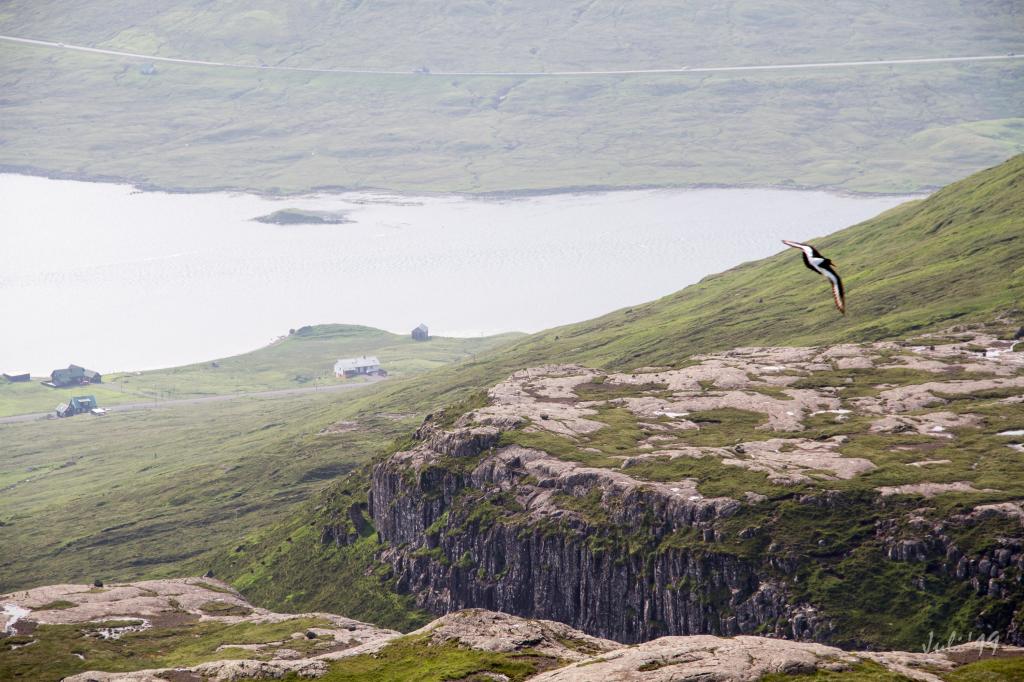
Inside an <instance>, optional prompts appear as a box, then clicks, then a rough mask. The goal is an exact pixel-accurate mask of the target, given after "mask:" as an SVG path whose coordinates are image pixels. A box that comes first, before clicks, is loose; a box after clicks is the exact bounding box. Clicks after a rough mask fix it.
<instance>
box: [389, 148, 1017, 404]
mask: <svg viewBox="0 0 1024 682" xmlns="http://www.w3.org/2000/svg"><path fill="white" fill-rule="evenodd" d="M811 242H812V243H813V244H814V245H815V246H816V247H817V248H818V249H819V250H820V251H821V252H822V253H824V254H825V255H826V256H827V257H829V258H831V259H832V260H833V262H834V263H835V265H836V268H837V270H838V271H839V273H840V275H841V276H842V277H843V280H844V283H845V285H846V296H847V306H848V311H847V312H848V314H847V315H846V316H845V317H844V316H841V315H840V314H839V313H838V312H837V311H836V309H835V307H834V304H833V302H832V295H831V292H830V290H829V287H828V283H827V282H826V281H825V280H824V278H822V277H820V276H818V275H815V274H814V273H812V272H811V271H809V270H807V269H806V268H805V267H804V265H803V263H802V261H801V258H800V254H799V253H798V252H797V251H795V250H793V249H789V248H786V247H784V246H783V245H782V244H780V245H779V246H780V249H781V251H780V253H778V254H776V255H774V256H771V257H769V258H765V259H762V260H759V261H755V262H751V263H744V264H743V265H740V266H738V267H735V268H733V269H731V270H727V271H725V272H723V273H719V274H716V275H711V276H709V277H706V278H705V279H703V280H701V281H700V282H699V283H697V284H695V285H693V286H689V287H687V288H685V289H683V290H682V291H679V292H676V293H674V294H671V295H669V296H665V297H664V298H661V299H658V300H656V301H652V302H650V303H645V304H642V305H637V306H633V307H632V308H627V309H623V310H618V311H615V312H613V313H609V314H608V315H604V316H602V317H599V318H596V319H593V320H588V321H585V322H580V323H576V324H571V325H566V326H563V327H558V328H555V329H550V330H547V331H544V332H540V333H538V334H533V335H531V336H528V337H526V338H525V339H522V340H521V341H518V342H516V343H514V344H511V345H510V346H508V347H506V348H502V349H501V350H499V351H497V352H495V353H492V354H489V355H486V356H480V357H479V358H477V359H475V360H474V361H471V362H467V363H465V364H463V365H460V366H459V368H457V369H455V370H451V371H449V370H445V371H442V372H439V373H433V374H428V375H424V376H423V377H420V378H418V379H416V380H415V383H416V384H417V385H419V386H421V387H422V390H421V391H420V392H419V395H421V396H422V397H423V399H424V403H423V405H424V406H427V405H426V403H427V401H429V400H430V399H435V400H436V397H437V396H438V395H441V396H442V397H444V398H451V399H456V398H458V397H459V396H461V395H464V394H465V393H466V390H465V389H467V388H472V387H476V388H480V387H484V386H487V385H488V384H490V383H493V381H495V380H497V379H500V378H503V377H504V376H505V375H506V374H508V373H509V372H511V371H514V370H515V369H519V368H522V367H528V366H531V365H539V364H543V363H546V362H579V363H582V364H587V365H591V366H595V367H602V368H606V369H629V368H636V367H643V366H652V365H673V364H678V363H681V362H685V361H686V360H687V358H689V357H690V356H692V355H694V354H696V353H701V352H708V351H716V350H723V349H727V348H732V347H736V346H755V345H815V344H825V343H843V342H860V341H877V340H883V339H889V338H902V337H906V336H908V335H913V334H915V333H918V332H921V331H925V330H933V329H938V328H942V327H947V326H950V325H953V324H956V323H958V322H977V321H988V320H990V319H991V318H992V317H993V316H994V315H997V314H999V313H1002V312H1007V311H1011V310H1015V309H1019V308H1020V307H1021V305H1022V303H1024V155H1020V156H1016V157H1014V158H1012V159H1010V160H1009V161H1006V162H1005V163H1003V164H1001V165H999V166H996V167H994V168H990V169H988V170H985V171H982V172H980V173H976V174H975V175H972V176H970V177H968V178H966V179H964V180H961V181H960V182H956V183H953V184H952V185H949V186H948V187H945V188H943V189H942V190H940V191H938V192H936V193H934V194H933V195H931V196H929V197H928V198H927V199H924V200H921V201H914V202H908V203H906V204H903V205H901V206H898V207H896V208H894V209H892V210H890V211H888V212H886V213H883V214H882V215H880V216H878V217H876V218H872V219H871V220H868V221H866V222H863V223H861V224H859V225H854V226H852V227H849V228H846V229H844V230H840V231H839V232H835V233H833V234H831V235H828V236H826V237H822V238H821V239H813V240H811ZM428 387H430V389H429V390H428ZM406 393H407V391H406V389H404V388H399V387H397V386H396V387H394V388H393V389H392V390H391V391H384V392H383V393H382V396H381V399H382V400H383V401H384V404H389V398H390V399H391V400H395V401H402V400H404V399H406V398H405V397H404V395H403V394H406ZM435 406H436V405H435ZM427 407H429V406H427Z"/></svg>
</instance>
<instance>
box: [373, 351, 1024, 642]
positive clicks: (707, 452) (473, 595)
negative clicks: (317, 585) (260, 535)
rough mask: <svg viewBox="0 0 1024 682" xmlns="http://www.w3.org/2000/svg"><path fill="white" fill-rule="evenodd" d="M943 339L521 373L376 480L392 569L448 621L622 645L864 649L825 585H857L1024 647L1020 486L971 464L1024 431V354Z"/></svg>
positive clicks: (1004, 458) (377, 473) (376, 509)
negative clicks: (507, 618) (515, 623)
mask: <svg viewBox="0 0 1024 682" xmlns="http://www.w3.org/2000/svg"><path fill="white" fill-rule="evenodd" d="M942 340H943V341H946V343H941V342H940V343H936V344H928V345H918V346H913V347H910V346H906V347H903V346H896V345H895V344H875V345H868V346H843V347H833V348H826V349H793V348H788V349H763V348H762V349H739V350H737V351H733V352H731V353H727V354H720V355H714V356H706V357H702V358H698V360H699V361H700V362H699V363H698V364H696V365H693V366H691V367H687V368H683V369H677V370H668V369H651V370H643V371H641V372H638V373H636V374H625V375H622V374H620V375H609V374H605V373H602V372H598V371H595V370H590V369H586V368H582V367H578V366H548V367H541V368H535V369H531V370H524V371H522V372H519V373H517V374H515V375H513V376H512V377H511V378H510V379H509V380H507V381H506V382H503V383H502V384H499V385H498V386H496V387H495V388H494V389H492V390H491V391H490V392H489V394H488V398H487V400H486V404H485V405H484V406H483V407H479V408H477V409H475V410H472V411H470V412H468V413H466V414H464V415H462V416H460V417H459V418H458V419H457V420H454V423H452V421H453V420H452V419H451V416H452V415H439V416H437V417H432V418H428V420H427V421H426V422H425V423H424V424H423V426H422V427H421V428H420V430H419V432H418V433H417V434H416V445H415V447H413V448H412V449H410V450H407V451H404V452H400V453H397V454H395V455H394V456H392V457H391V458H390V459H388V460H387V461H385V462H383V463H381V464H379V465H378V466H377V467H376V468H375V470H374V472H373V478H372V488H371V493H370V498H369V502H370V503H369V510H368V511H369V514H370V516H371V517H372V521H373V523H374V525H375V526H376V529H377V531H378V533H379V535H380V537H381V539H382V540H383V541H385V542H386V543H387V545H388V546H389V548H388V549H387V550H385V551H384V552H383V554H382V559H383V560H384V561H386V562H387V563H389V564H390V565H391V566H392V567H393V569H394V574H395V579H396V583H397V587H398V589H399V590H400V591H402V592H409V593H412V594H414V595H415V596H416V599H417V602H418V603H419V604H420V605H422V606H423V607H425V608H427V609H429V610H431V611H433V612H436V613H446V612H449V611H453V610H456V609H461V608H467V607H481V608H487V609H494V610H499V611H505V612H509V613H514V614H519V615H523V616H528V617H535V618H547V619H552V620H558V621H561V622H565V623H568V624H571V625H573V626H574V627H577V628H580V629H582V630H584V631H586V632H588V633H590V634H593V635H596V636H600V637H608V638H611V639H615V640H618V641H624V642H639V641H646V640H649V639H652V638H655V637H659V636H663V635H688V634H698V633H711V634H719V635H737V634H751V633H758V634H771V635H774V636H781V637H788V638H794V639H810V640H817V641H822V642H826V641H841V642H844V643H855V642H856V641H857V640H856V639H851V636H850V634H849V633H850V631H851V628H850V627H847V628H845V629H844V628H843V627H842V626H843V623H840V622H837V621H838V620H839V619H840V618H841V617H842V616H843V615H844V614H843V613H842V611H843V608H844V604H843V601H844V600H843V598H842V597H841V596H837V594H836V590H835V588H834V587H830V586H829V581H832V582H835V581H840V582H842V581H844V580H845V581H847V585H846V588H845V589H848V590H849V591H850V592H849V594H858V593H859V598H861V599H865V600H871V599H873V598H875V597H876V596H877V598H878V600H879V603H878V604H873V605H870V606H868V605H866V606H865V608H874V609H877V611H878V612H879V613H885V612H886V611H887V609H890V608H895V607H894V606H893V604H891V603H887V602H889V601H892V600H894V599H895V600H900V601H906V600H911V601H913V600H916V599H920V600H928V599H933V598H934V594H935V592H936V591H939V592H940V594H941V595H943V599H944V600H946V601H944V602H943V605H942V607H941V608H942V609H946V612H947V614H948V613H949V608H947V607H950V608H952V610H953V611H956V609H958V608H960V607H964V606H965V605H967V604H968V602H972V603H973V604H975V608H974V610H973V611H972V612H971V613H970V615H969V616H965V615H964V612H960V613H958V614H957V617H958V618H959V620H957V621H956V623H955V624H954V625H953V627H954V628H955V627H962V628H963V629H964V630H966V629H967V628H968V627H971V628H973V629H974V630H975V631H995V630H999V631H1000V632H1001V636H1003V637H1004V639H1005V638H1006V637H1009V638H1010V639H1011V640H1016V641H1020V640H1021V639H1022V635H1021V632H1020V630H1021V626H1020V621H1021V614H1020V611H1019V610H1020V605H1021V588H1020V582H1019V577H1020V576H1021V575H1022V574H1024V552H1022V550H1021V547H1022V538H1024V533H1022V532H1021V519H1022V518H1024V516H1022V511H1021V505H1020V502H1019V497H1018V498H1017V499H1016V500H1006V498H1008V497H1014V496H1015V495H1016V496H1019V495H1020V492H1019V491H1017V490H1016V486H1015V485H1002V486H1000V489H996V488H995V487H986V486H985V485H983V484H984V483H985V482H986V481H988V480H989V479H988V478H986V477H982V476H978V475H977V473H976V472H977V471H978V469H979V466H988V467H993V466H996V467H997V468H998V467H999V466H1003V465H1005V467H1006V468H1005V469H1004V471H1007V472H1008V471H1011V470H1012V471H1016V469H1015V468H1014V467H1015V466H1016V464H1013V462H1014V460H1015V459H1016V458H1015V457H1014V456H1013V452H1014V451H1015V450H1014V448H1013V447H1012V446H1013V445H1014V443H1011V442H1007V437H1005V436H999V433H1000V432H999V429H1000V428H1001V425H1005V421H1004V420H1005V415H1006V414H1011V415H1017V414H1020V415H1021V416H1022V417H1024V411H1022V409H1021V407H1022V406H1021V397H1020V393H1022V392H1024V376H1022V371H1021V368H1022V367H1024V358H1022V357H1021V354H1020V353H1015V352H1012V351H1011V350H1010V348H1012V347H1010V346H1005V345H1000V342H998V341H996V340H995V339H992V338H987V337H984V338H983V337H977V336H973V335H971V336H970V337H969V338H968V337H967V336H966V335H965V337H964V338H962V339H961V338H952V339H942ZM968 344H971V346H970V348H971V350H963V349H964V348H966V347H968ZM979 347H980V348H981V351H980V352H979V351H978V350H977V348H979ZM986 349H990V350H995V351H996V352H989V353H986V352H985V350H986ZM982 393H983V394H984V395H985V396H986V397H987V398H986V399H987V400H988V402H984V401H982V400H980V399H979V398H977V396H978V395H979V394H982ZM956 396H960V397H959V398H957V397H956ZM929 408H932V409H931V410H930V411H929ZM936 408H938V409H936ZM968 408H970V409H968ZM999 415H1003V416H1002V417H1001V418H1000V416H999ZM991 441H994V443H995V444H996V446H998V448H999V449H998V450H995V449H994V447H995V446H994V445H993V443H992V442H991ZM965 444H968V445H969V446H970V448H973V450H972V452H973V451H974V450H976V451H977V453H978V455H977V457H976V458H975V457H973V455H972V456H966V453H964V452H963V449H964V448H965V447H967V445H965ZM951 453H953V454H951ZM954 458H956V459H954ZM996 461H998V464H997V463H996ZM882 482H885V483H891V484H892V485H879V483H882ZM937 496H938V498H937V499H935V498H936V497H937ZM956 500H962V502H956ZM985 500H1004V501H1002V502H994V503H990V504H988V505H985V504H977V502H979V501H985ZM939 501H941V502H942V505H941V507H942V509H947V510H948V509H951V508H952V509H956V510H958V511H960V513H957V514H952V515H949V514H945V513H944V512H943V511H941V510H940V509H939V505H936V502H939ZM986 523H987V524H988V525H985V524H986ZM872 562H878V563H877V577H876V578H871V579H868V578H864V580H865V581H866V582H865V585H866V587H863V589H864V590H867V589H872V590H876V591H877V595H876V594H874V593H871V594H866V593H864V592H863V591H861V590H862V586H860V585H858V584H857V583H856V580H858V579H860V577H858V576H854V575H853V573H854V572H855V571H859V567H860V566H862V565H863V564H864V563H867V564H869V565H870V564H871V563H872ZM861 572H862V571H861ZM890 573H891V576H892V578H891V580H895V581H898V582H896V583H894V584H892V585H887V584H885V583H886V581H890ZM893 589H896V590H897V592H898V594H895V593H893V591H892V590H893ZM929 593H931V595H932V596H931V597H929ZM894 595H895V596H894ZM922 603H925V602H924V601H922ZM891 615H892V612H890V616H891ZM929 618H931V616H929ZM937 618H938V616H936V617H935V618H932V620H931V621H926V620H922V622H921V623H919V624H917V625H916V626H915V627H917V631H915V632H927V630H924V629H923V628H928V627H932V628H934V627H936V625H937V624H938V625H941V623H940V622H939V621H938V620H937ZM947 619H948V615H947ZM947 624H948V623H947ZM859 625H860V624H857V626H858V627H859ZM907 632H908V633H910V631H909V630H908V631H907ZM940 632H941V631H940ZM907 636H911V635H910V634H908V635H907ZM869 641H870V640H869Z"/></svg>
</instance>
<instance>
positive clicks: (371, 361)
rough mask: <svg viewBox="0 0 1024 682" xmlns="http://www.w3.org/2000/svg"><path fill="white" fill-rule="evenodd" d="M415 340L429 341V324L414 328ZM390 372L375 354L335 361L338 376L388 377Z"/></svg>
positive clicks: (413, 336)
mask: <svg viewBox="0 0 1024 682" xmlns="http://www.w3.org/2000/svg"><path fill="white" fill-rule="evenodd" d="M412 338H413V340H414V341H429V340H430V330H429V329H427V325H425V324H420V325H419V326H418V327H416V328H415V329H413V330H412ZM387 375H388V372H387V370H386V369H384V368H383V367H381V366H380V360H378V359H377V356H375V355H362V356H360V357H358V358H341V359H339V360H338V361H337V362H336V363H334V376H336V377H347V378H352V377H357V376H379V377H386V376H387Z"/></svg>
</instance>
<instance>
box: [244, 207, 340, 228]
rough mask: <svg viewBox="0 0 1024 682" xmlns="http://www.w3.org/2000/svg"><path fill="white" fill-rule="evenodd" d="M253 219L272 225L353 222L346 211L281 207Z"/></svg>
mask: <svg viewBox="0 0 1024 682" xmlns="http://www.w3.org/2000/svg"><path fill="white" fill-rule="evenodd" d="M253 220H255V221H256V222H259V223H271V224H274V225H342V224H345V223H351V222H355V221H354V220H352V219H351V218H349V217H348V211H307V210H304V209H300V208H285V209H281V210H280V211H274V212H273V213H268V214H267V215H262V216H260V217H258V218H253Z"/></svg>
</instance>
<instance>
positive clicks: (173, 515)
mask: <svg viewBox="0 0 1024 682" xmlns="http://www.w3.org/2000/svg"><path fill="white" fill-rule="evenodd" d="M511 338H514V335H503V336H497V337H489V338H479V339H448V338H434V339H432V340H430V341H429V342H426V343H418V342H414V341H412V340H410V339H407V338H406V337H400V336H396V335H395V334H390V333H388V332H384V331H381V330H378V329H370V328H367V327H354V326H347V325H323V326H317V327H309V328H304V329H303V330H301V331H300V332H299V333H296V334H294V335H292V336H289V337H287V338H285V339H283V340H282V341H280V342H278V343H275V344H273V345H271V346H268V347H266V348H263V349H260V350H257V351H254V352H252V353H247V354H244V355H239V356H235V357H233V358H226V359H223V360H221V361H220V362H219V364H220V367H213V366H212V365H211V364H210V363H201V364H196V365H190V366H187V367H180V368H174V369H168V370H157V371H152V372H145V373H143V374H142V375H140V376H135V375H130V376H128V377H127V378H126V380H125V393H120V392H118V391H117V387H118V386H119V385H120V382H119V381H117V380H116V378H115V379H113V380H110V379H109V378H108V382H109V383H107V384H105V385H104V386H105V389H104V390H105V391H107V392H108V393H110V394H111V396H113V397H115V398H118V397H120V398H123V400H122V402H137V401H138V400H139V399H140V398H139V396H140V395H141V396H146V397H151V396H152V395H154V394H155V393H156V392H160V394H162V395H163V396H164V397H165V398H167V397H171V398H180V397H187V396H189V395H197V394H198V395H203V394H216V393H221V392H224V393H233V392H234V391H235V387H236V386H240V387H241V388H242V389H243V390H260V389H269V388H282V387H302V386H311V385H312V382H304V383H297V382H296V381H295V377H296V375H297V374H301V373H307V374H308V375H313V376H316V375H318V374H322V373H323V372H325V371H329V370H330V369H331V367H332V366H333V363H334V360H335V359H336V358H337V357H338V356H339V355H354V354H363V353H365V354H376V355H378V356H379V357H380V359H381V360H382V362H383V363H384V365H385V367H387V368H389V369H391V370H392V371H393V372H394V375H395V376H394V378H392V379H389V382H390V381H394V382H401V381H402V378H401V377H403V376H405V377H409V376H414V375H415V374H417V373H422V372H424V371H428V370H429V369H430V368H436V367H438V366H439V365H441V364H445V363H451V362H458V361H460V360H464V359H467V358H471V357H472V356H473V355H475V354H477V353H480V352H483V351H485V350H487V349H493V348H495V347H497V346H499V345H500V344H502V343H508V342H509V340H510V339H511ZM341 381H345V380H341ZM333 382H334V379H333V378H331V379H329V380H327V381H326V383H333ZM389 382H383V383H378V384H374V385H367V386H365V387H362V388H358V389H357V390H352V391H341V392H323V391H320V392H316V391H310V392H306V393H302V394H294V395H276V396H260V397H240V398H236V399H234V400H230V401H224V402H216V403H204V404H179V405H174V406H164V407H161V408H159V409H145V410H140V411H135V412H119V413H111V414H109V415H107V416H105V417H103V418H95V417H92V416H88V415H83V416H78V417H74V418H71V419H61V420H42V421H31V422H20V423H14V424H6V425H4V424H0V443H2V447H0V546H3V547H8V548H14V551H10V552H3V553H2V556H0V591H7V590H10V589H15V588H18V587H28V586H34V585H40V584H44V583H53V582H67V581H85V582H89V581H91V580H93V579H94V578H103V579H105V580H111V579H122V580H129V579H134V578H137V577H142V576H147V577H153V576H167V575H181V574H183V573H188V572H190V571H191V572H196V571H198V572H199V573H202V572H204V571H205V570H206V564H207V561H206V557H208V556H209V555H210V553H215V552H217V551H219V550H220V549H221V548H223V547H225V546H232V544H233V543H236V542H237V540H238V539H239V538H240V537H241V536H242V535H244V534H245V533H247V532H249V531H251V530H252V529H253V528H257V527H259V526H261V525H263V524H266V523H269V522H272V521H276V520H279V519H282V518H287V516H288V513H289V512H291V511H292V510H293V508H294V505H295V504H297V503H299V502H302V501H304V500H306V499H307V498H308V497H309V495H310V494H312V493H313V492H314V491H316V490H317V489H318V488H320V487H323V485H324V482H325V481H326V480H329V479H331V478H334V477H337V476H340V475H343V474H345V473H346V472H348V471H350V470H351V469H352V468H353V467H356V466H359V465H360V464H362V463H363V462H365V461H366V459H367V458H368V457H371V456H373V455H374V454H376V453H381V452H383V451H384V450H385V448H386V447H387V445H388V444H389V443H390V442H391V440H392V439H394V438H395V437H397V436H399V435H403V434H405V433H408V432H409V430H410V429H412V428H414V427H415V425H416V424H417V423H418V421H419V416H418V415H416V414H414V413H411V412H408V411H401V412H395V413H389V414H380V413H379V412H377V413H372V414H370V413H367V412H365V411H364V412H363V413H361V414H359V415H358V416H356V410H357V408H358V407H359V406H361V405H363V404H364V403H363V402H362V401H364V400H365V399H366V398H367V396H369V395H373V394H374V393H375V392H376V391H379V390H380V388H382V387H383V386H386V385H387V384H388V383H389ZM22 391H24V392H22ZM39 391H42V392H43V395H44V396H45V397H46V400H47V402H46V403H45V405H46V406H48V407H52V405H50V403H51V402H52V403H54V404H55V403H56V401H57V399H58V398H57V397H56V396H55V395H54V394H56V393H59V392H56V391H53V389H48V388H45V387H43V386H39V385H38V384H36V385H34V386H33V385H32V384H9V385H5V384H0V396H3V398H2V399H0V406H3V407H4V409H5V410H10V411H18V412H24V411H28V410H31V409H36V408H35V407H34V406H33V403H32V402H31V401H32V400H35V399H36V398H35V397H34V396H35V395H36V393H38V392H39ZM67 392H69V393H76V394H77V393H82V392H96V393H97V394H98V395H99V400H100V404H101V405H102V404H110V403H111V402H113V400H111V401H108V400H106V399H105V398H106V394H105V393H100V392H99V391H94V390H93V388H92V387H90V388H89V389H86V390H85V391H83V390H82V389H78V390H76V391H71V390H68V391H67ZM42 409H46V408H45V407H44V408H42Z"/></svg>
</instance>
